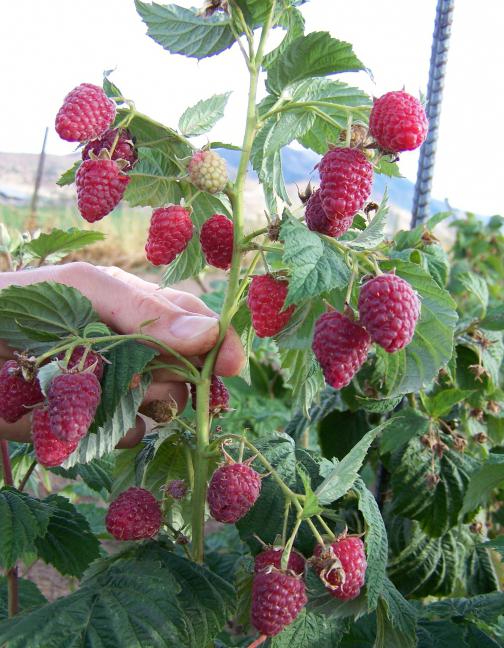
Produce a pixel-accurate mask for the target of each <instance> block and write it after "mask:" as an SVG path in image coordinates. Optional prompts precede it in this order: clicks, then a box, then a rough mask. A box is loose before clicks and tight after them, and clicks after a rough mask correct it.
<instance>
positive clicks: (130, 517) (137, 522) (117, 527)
mask: <svg viewBox="0 0 504 648" xmlns="http://www.w3.org/2000/svg"><path fill="white" fill-rule="evenodd" d="M161 521H162V513H161V506H160V504H159V502H158V501H157V499H156V498H155V497H154V495H152V493H150V492H149V491H148V490H145V488H135V487H132V488H128V490H126V491H124V492H123V493H121V494H120V495H119V497H117V498H116V499H115V500H114V501H113V502H112V503H111V504H110V506H109V509H108V511H107V515H106V517H105V526H106V527H107V531H108V532H109V533H110V535H112V536H114V538H116V540H143V539H146V538H152V536H154V535H156V534H157V533H158V531H159V529H160V527H161Z"/></svg>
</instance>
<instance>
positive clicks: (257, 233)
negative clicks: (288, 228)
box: [243, 227, 268, 243]
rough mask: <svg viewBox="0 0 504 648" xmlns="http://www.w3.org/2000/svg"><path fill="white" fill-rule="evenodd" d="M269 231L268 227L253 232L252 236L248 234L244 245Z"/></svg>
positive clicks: (244, 239)
mask: <svg viewBox="0 0 504 648" xmlns="http://www.w3.org/2000/svg"><path fill="white" fill-rule="evenodd" d="M267 231H268V228H267V227H261V228H260V229H256V230H254V231H253V232H250V234H247V236H245V237H244V238H243V243H248V242H249V241H252V239H255V238H256V236H260V235H261V234H266V232H267Z"/></svg>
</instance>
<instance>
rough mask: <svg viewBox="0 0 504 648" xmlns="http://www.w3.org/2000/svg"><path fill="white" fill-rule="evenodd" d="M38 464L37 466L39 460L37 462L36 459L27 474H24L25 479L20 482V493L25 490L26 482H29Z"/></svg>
mask: <svg viewBox="0 0 504 648" xmlns="http://www.w3.org/2000/svg"><path fill="white" fill-rule="evenodd" d="M36 466H37V462H36V461H32V462H31V464H30V467H29V468H28V470H27V471H26V474H25V476H24V477H23V479H22V480H21V481H20V482H19V486H18V491H19V492H20V493H22V492H23V490H24V487H25V486H26V483H27V482H28V480H29V479H30V477H31V474H32V472H33V471H34V470H35V468H36Z"/></svg>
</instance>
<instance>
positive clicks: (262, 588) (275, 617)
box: [251, 569, 308, 637]
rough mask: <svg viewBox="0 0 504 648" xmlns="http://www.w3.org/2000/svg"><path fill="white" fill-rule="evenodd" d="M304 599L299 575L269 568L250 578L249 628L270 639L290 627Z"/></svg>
mask: <svg viewBox="0 0 504 648" xmlns="http://www.w3.org/2000/svg"><path fill="white" fill-rule="evenodd" d="M307 602H308V599H307V597H306V591H305V584H304V582H303V580H302V579H301V578H300V577H299V576H292V575H291V574H285V573H284V572H281V571H278V570H276V569H273V570H272V571H270V572H267V571H263V572H260V573H258V574H256V575H255V576H254V581H253V585H252V611H251V621H252V625H253V626H254V627H255V628H256V629H257V630H258V631H259V632H260V633H261V634H263V635H266V636H268V637H273V636H274V635H277V634H278V633H279V632H281V631H282V630H283V629H284V628H285V627H286V626H288V625H289V624H291V623H292V622H293V621H294V620H295V618H296V617H297V615H298V614H299V613H300V612H301V610H302V609H303V608H304V606H305V605H306V603H307Z"/></svg>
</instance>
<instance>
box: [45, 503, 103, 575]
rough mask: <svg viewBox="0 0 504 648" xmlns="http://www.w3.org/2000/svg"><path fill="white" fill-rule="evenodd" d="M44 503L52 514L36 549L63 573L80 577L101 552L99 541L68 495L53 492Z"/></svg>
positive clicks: (46, 560)
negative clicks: (65, 496)
mask: <svg viewBox="0 0 504 648" xmlns="http://www.w3.org/2000/svg"><path fill="white" fill-rule="evenodd" d="M44 503H45V504H47V505H48V507H49V510H50V512H51V513H50V514H51V517H50V518H49V525H48V527H47V531H46V533H45V534H44V535H43V536H40V537H38V538H37V539H36V541H35V544H36V547H37V553H38V555H39V556H40V557H41V558H42V560H44V561H45V562H46V563H49V564H51V565H53V566H54V567H56V569H57V570H58V571H59V572H60V573H61V574H64V575H68V576H76V577H77V578H80V577H81V576H82V574H83V573H84V571H85V570H86V569H87V568H88V567H89V565H90V564H91V562H92V561H93V560H95V559H96V558H98V557H99V556H100V543H99V542H98V540H97V539H96V538H95V536H94V535H93V534H92V533H91V530H90V528H89V524H88V521H87V520H86V518H85V517H84V516H83V515H81V514H80V513H78V512H77V510H76V509H75V507H74V506H73V504H71V503H70V502H69V501H68V500H67V499H65V498H64V497H60V496H59V495H50V496H49V497H48V498H47V499H45V500H44Z"/></svg>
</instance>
